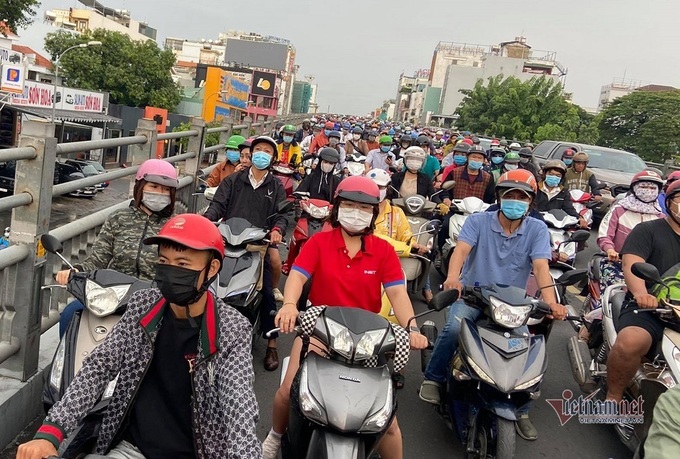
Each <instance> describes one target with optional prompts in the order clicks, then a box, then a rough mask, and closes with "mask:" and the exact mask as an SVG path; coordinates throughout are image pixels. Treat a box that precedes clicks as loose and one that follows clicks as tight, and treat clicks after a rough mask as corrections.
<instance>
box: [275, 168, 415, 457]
mask: <svg viewBox="0 0 680 459" xmlns="http://www.w3.org/2000/svg"><path fill="white" fill-rule="evenodd" d="M379 202H380V192H379V190H378V186H377V185H376V184H375V183H374V182H373V181H372V180H371V179H368V178H366V177H361V176H353V177H349V178H346V179H345V180H343V181H342V182H340V185H338V188H337V190H336V191H335V201H334V203H333V204H334V205H333V211H332V213H331V217H330V219H331V224H332V226H333V228H334V229H333V230H332V231H328V232H322V233H317V234H315V235H314V236H312V237H311V238H310V239H309V241H307V243H306V244H305V245H304V247H303V248H302V251H301V252H300V254H299V255H298V257H297V259H296V260H295V264H294V265H293V267H292V269H291V271H290V274H289V276H288V280H287V281H286V286H285V289H284V301H283V307H282V308H281V310H280V311H279V313H278V314H277V315H276V319H275V323H276V326H277V327H281V331H282V332H283V333H290V332H292V331H293V328H294V327H295V321H296V319H297V316H298V310H297V302H298V300H299V298H300V294H301V293H302V287H303V286H304V284H305V283H306V282H307V280H308V279H310V278H311V279H312V280H313V281H312V285H311V289H310V292H309V299H310V301H311V303H312V304H314V305H323V304H327V305H334V306H337V305H343V306H349V307H358V308H362V309H366V310H368V311H373V312H375V313H376V314H377V313H379V312H380V307H381V298H380V295H381V286H382V287H384V288H385V292H386V293H387V296H388V297H389V299H390V302H391V303H392V307H393V309H394V314H395V315H396V317H397V320H399V323H400V324H401V325H402V326H403V327H406V325H407V324H408V321H409V319H410V318H411V317H413V315H414V313H413V306H412V305H411V300H410V299H409V297H408V293H407V291H406V287H405V286H404V277H403V273H402V271H401V265H400V264H399V258H398V257H397V255H396V253H395V252H394V248H392V246H391V245H390V244H389V243H388V242H386V241H384V240H383V239H380V238H379V237H377V236H374V235H373V234H372V233H373V227H374V224H375V220H376V218H377V216H378V203H379ZM359 285H360V286H361V288H357V286H359ZM409 331H410V332H411V333H410V337H411V348H412V349H424V348H425V347H427V338H425V336H423V335H421V334H420V332H419V331H418V327H417V324H415V323H413V325H412V326H411V329H410V330H409ZM301 347H302V341H301V340H300V339H299V338H297V339H296V340H295V341H294V342H293V348H292V350H291V353H290V362H289V366H288V370H287V371H286V376H285V378H284V380H283V383H282V384H281V386H280V387H279V389H278V391H277V392H276V396H275V398H274V415H273V427H272V429H271V431H270V432H269V435H267V438H266V439H265V441H264V443H263V445H262V449H263V455H264V459H273V458H275V457H276V455H277V453H278V450H279V447H280V445H281V435H282V434H283V433H284V432H285V430H286V428H287V425H288V411H289V407H290V386H291V383H292V382H293V378H294V377H295V374H296V373H297V371H298V368H299V367H300V359H299V358H300V350H301ZM309 349H310V351H312V352H314V346H310V348H309ZM379 452H380V455H381V456H382V457H383V458H384V459H393V458H399V459H400V458H401V457H402V440H401V431H400V430H399V425H398V424H397V420H396V418H395V420H394V422H393V423H392V425H391V426H390V428H389V429H388V431H387V433H386V434H385V436H384V437H383V439H382V441H381V444H380V447H379Z"/></svg>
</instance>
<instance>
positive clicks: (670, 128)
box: [599, 90, 680, 162]
mask: <svg viewBox="0 0 680 459" xmlns="http://www.w3.org/2000/svg"><path fill="white" fill-rule="evenodd" d="M679 106H680V90H674V91H664V92H647V91H634V92H632V93H631V94H628V95H627V96H623V97H619V98H618V99H616V100H614V101H613V102H612V103H611V104H609V105H608V106H607V107H606V108H605V109H604V110H602V112H601V113H600V115H601V120H600V122H599V129H600V141H601V142H602V145H604V146H607V147H612V148H618V149H621V150H628V151H632V152H633V153H637V154H638V155H640V156H641V157H642V158H643V159H645V160H647V161H654V162H663V161H665V160H666V159H671V158H672V157H673V156H674V155H677V153H678V147H679V146H680V113H678V107H679Z"/></svg>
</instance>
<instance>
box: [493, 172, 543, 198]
mask: <svg viewBox="0 0 680 459" xmlns="http://www.w3.org/2000/svg"><path fill="white" fill-rule="evenodd" d="M501 189H502V190H505V191H510V190H522V191H524V192H525V193H529V194H531V195H534V196H535V195H536V190H538V186H537V185H536V178H535V177H534V174H532V173H531V172H529V171H528V170H526V169H515V170H514V171H508V172H505V173H504V174H503V175H501V176H500V177H498V183H497V184H496V192H499V191H501Z"/></svg>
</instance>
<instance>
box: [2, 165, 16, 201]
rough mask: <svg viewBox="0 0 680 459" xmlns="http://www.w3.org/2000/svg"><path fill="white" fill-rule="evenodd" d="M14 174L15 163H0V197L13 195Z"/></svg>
mask: <svg viewBox="0 0 680 459" xmlns="http://www.w3.org/2000/svg"><path fill="white" fill-rule="evenodd" d="M15 172H16V163H15V162H14V161H8V162H6V163H0V196H9V195H10V194H14V173H15Z"/></svg>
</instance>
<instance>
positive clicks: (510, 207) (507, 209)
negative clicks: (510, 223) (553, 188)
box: [501, 199, 529, 220]
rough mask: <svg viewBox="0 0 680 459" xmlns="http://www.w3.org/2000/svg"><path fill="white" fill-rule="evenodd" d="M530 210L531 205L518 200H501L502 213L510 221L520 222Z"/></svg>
mask: <svg viewBox="0 0 680 459" xmlns="http://www.w3.org/2000/svg"><path fill="white" fill-rule="evenodd" d="M527 210H529V203H528V202H524V201H518V200H516V199H501V212H503V215H505V218H507V219H508V220H519V219H520V218H522V217H524V215H525V214H526V213H527Z"/></svg>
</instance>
